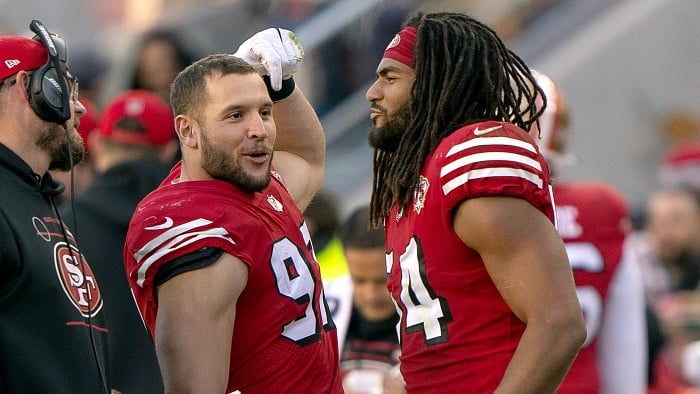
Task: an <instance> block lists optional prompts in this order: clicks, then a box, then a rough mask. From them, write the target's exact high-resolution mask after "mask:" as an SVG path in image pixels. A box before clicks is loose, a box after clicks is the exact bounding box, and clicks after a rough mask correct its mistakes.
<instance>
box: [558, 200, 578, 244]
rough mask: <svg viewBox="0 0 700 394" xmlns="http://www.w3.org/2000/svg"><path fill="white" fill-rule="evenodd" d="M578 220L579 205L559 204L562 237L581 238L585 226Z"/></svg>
mask: <svg viewBox="0 0 700 394" xmlns="http://www.w3.org/2000/svg"><path fill="white" fill-rule="evenodd" d="M577 220H578V208H577V207H575V206H573V205H558V206H557V226H558V230H559V234H561V236H562V238H567V239H571V238H579V237H580V236H581V234H583V227H581V224H579V222H578V221H577Z"/></svg>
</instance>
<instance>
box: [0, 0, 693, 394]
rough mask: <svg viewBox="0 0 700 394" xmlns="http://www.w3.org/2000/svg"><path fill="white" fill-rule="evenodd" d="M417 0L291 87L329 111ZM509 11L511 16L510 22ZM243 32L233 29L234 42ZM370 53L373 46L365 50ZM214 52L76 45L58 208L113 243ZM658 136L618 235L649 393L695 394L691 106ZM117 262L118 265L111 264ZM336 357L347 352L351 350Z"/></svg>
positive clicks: (157, 43)
mask: <svg viewBox="0 0 700 394" xmlns="http://www.w3.org/2000/svg"><path fill="white" fill-rule="evenodd" d="M553 2H554V1H540V2H537V3H538V4H539V6H540V7H547V6H549V5H551V3H553ZM248 3H250V4H248ZM254 3H256V2H241V4H243V5H242V7H243V6H245V7H254V6H255V4H254ZM263 3H266V2H263ZM269 3H270V4H268V5H267V6H268V7H271V6H274V7H276V8H275V12H269V11H270V8H265V7H262V6H260V5H259V4H258V5H257V7H261V9H256V10H252V11H250V10H249V12H253V13H254V14H255V13H257V14H256V15H257V16H258V18H257V22H256V23H257V25H258V26H260V27H262V26H267V25H270V26H272V25H274V26H280V27H285V28H289V29H295V28H298V27H299V26H301V25H302V24H303V23H304V22H305V21H306V20H308V19H309V18H311V17H312V16H313V15H318V13H320V12H322V11H323V10H324V9H325V7H328V6H329V4H330V3H332V1H314V0H286V1H285V0H280V1H277V2H269ZM418 3H419V2H417V1H409V0H405V1H398V0H396V1H384V2H382V5H381V7H380V8H381V9H380V10H379V12H378V13H376V14H375V15H374V17H373V18H372V20H371V21H369V22H362V24H363V25H362V26H361V28H360V29H358V28H357V26H351V27H349V28H346V29H344V30H343V31H341V32H340V33H339V34H338V35H337V37H336V38H335V39H333V40H329V41H327V42H324V43H322V44H321V45H320V46H319V47H318V48H316V49H315V53H316V54H317V56H309V57H308V59H309V63H310V65H309V67H307V68H305V69H304V73H306V74H305V75H301V76H299V78H298V80H299V83H300V85H304V87H305V88H306V90H307V91H308V92H309V95H310V97H311V99H312V102H313V104H314V107H315V109H316V110H317V112H318V113H319V114H323V113H324V112H326V111H328V110H330V109H331V108H333V106H334V105H336V104H338V103H339V102H341V101H342V100H343V99H345V98H346V97H347V96H348V95H349V94H351V93H353V92H355V91H356V90H357V89H359V88H360V87H361V86H363V84H365V83H366V82H367V81H369V80H370V79H371V78H372V77H373V74H374V65H376V64H377V61H378V59H379V58H380V57H381V53H382V51H383V50H384V48H385V46H386V43H387V42H388V41H389V39H390V38H391V37H392V36H393V34H394V33H395V32H396V31H397V30H399V28H400V23H401V22H402V21H403V19H404V18H405V16H406V15H407V14H408V13H410V12H411V11H412V10H413V9H414V8H415V7H416V6H417V5H418ZM434 3H436V4H432V5H431V6H430V7H432V8H439V7H441V6H442V7H443V8H444V7H445V4H439V3H446V2H434ZM463 3H464V4H467V5H466V6H464V7H465V8H471V9H478V7H480V6H481V7H483V4H481V3H490V2H483V1H469V2H463ZM516 3H518V2H516ZM520 3H528V7H529V8H528V9H529V10H530V12H533V11H534V10H536V9H537V8H536V7H533V3H535V2H532V1H529V2H527V1H526V2H520ZM430 7H429V8H430ZM518 10H522V8H519V7H512V8H510V9H509V10H507V11H508V12H505V13H504V14H500V15H496V16H494V20H493V24H494V26H495V28H496V29H497V30H499V31H500V32H502V33H503V35H504V37H506V38H507V37H508V36H509V35H515V34H517V30H518V29H519V28H520V27H521V26H522V25H523V24H525V23H527V20H528V18H530V17H531V16H532V15H531V14H526V13H522V12H518ZM515 15H517V16H518V17H517V18H515V17H514V16H515ZM246 29H247V30H251V31H255V30H257V27H253V26H247V27H246ZM5 33H8V32H5ZM246 33H247V32H246ZM246 33H244V32H242V31H241V37H244V34H246ZM230 42H231V43H232V45H233V43H234V42H238V40H236V39H231V40H230ZM367 48H371V51H370V52H369V53H368V52H367ZM215 49H217V48H213V47H212V48H204V47H201V46H200V45H192V42H190V41H189V40H188V39H187V37H186V34H185V33H184V32H183V30H181V29H177V28H174V27H171V26H157V27H154V28H153V29H150V30H148V31H146V32H144V33H143V34H141V35H139V37H137V38H136V39H135V40H134V42H133V43H132V45H131V50H130V52H129V53H130V54H129V55H127V56H123V57H121V56H120V59H119V61H118V62H115V61H114V60H115V57H114V56H107V54H105V53H102V52H100V50H98V49H97V48H78V49H76V50H74V51H73V52H71V53H70V55H69V56H70V59H71V60H70V65H71V73H72V74H74V75H76V76H77V77H78V79H79V83H80V85H79V86H80V96H81V97H80V99H81V101H82V102H83V103H84V104H85V106H86V108H87V115H86V116H84V117H83V118H82V120H81V122H80V125H79V127H78V130H79V132H80V133H81V136H82V137H83V140H84V143H85V145H86V148H87V152H88V156H87V160H86V161H85V162H84V163H81V164H80V165H79V166H77V167H76V168H75V170H74V171H73V172H72V173H67V172H63V173H62V172H55V177H56V178H60V179H62V180H63V182H64V183H66V184H67V185H68V187H67V190H66V192H64V195H63V199H64V204H65V207H67V206H68V205H71V204H74V205H76V207H77V209H76V211H77V212H78V213H77V215H78V217H79V218H85V219H88V218H90V217H91V215H98V216H96V217H101V219H100V220H99V222H100V223H103V224H104V223H110V224H111V223H113V224H114V229H120V230H119V231H118V232H116V233H115V234H110V236H113V238H112V240H117V243H119V242H121V239H122V238H123V237H124V234H125V228H126V227H125V226H126V224H127V223H128V218H129V217H130V213H131V212H130V210H133V209H134V207H135V204H136V202H137V201H138V200H139V199H140V198H142V197H143V196H145V195H146V194H147V193H148V192H149V191H150V189H151V188H155V187H156V186H157V185H158V182H159V180H160V179H162V178H163V177H164V176H165V175H166V174H167V170H168V168H169V167H170V165H172V164H173V163H175V162H176V161H177V159H178V152H177V148H176V140H175V135H174V134H172V133H169V131H167V132H166V131H162V130H160V129H159V128H161V127H162V125H163V124H166V125H168V126H170V123H171V122H172V120H171V119H170V114H169V112H167V111H168V109H167V103H168V100H169V90H170V83H171V82H172V81H173V79H174V78H175V76H176V75H177V73H178V72H180V71H181V70H182V69H183V68H185V67H186V66H187V65H189V64H190V63H192V62H193V61H194V60H196V59H198V58H200V57H201V56H203V55H204V54H208V53H212V51H213V50H215ZM233 49H234V48H231V50H233ZM125 60H128V61H125ZM338 70H342V71H341V72H339V71H338ZM543 71H546V70H543ZM304 79H306V80H307V81H308V82H305V81H304ZM311 81H313V82H311ZM137 91H139V92H141V93H138V92H137ZM129 102H136V103H138V104H134V105H136V106H138V105H141V106H146V105H147V106H149V108H151V109H152V106H156V107H159V108H160V110H161V111H162V114H161V116H160V117H159V118H152V117H151V118H147V119H146V118H140V113H139V111H138V109H134V108H133V106H132V107H130V106H129ZM134 111H135V112H134ZM570 111H571V116H576V108H571V109H570ZM129 117H131V118H139V119H141V120H142V121H143V124H142V125H141V126H143V127H145V128H146V129H147V132H146V136H145V137H144V139H143V140H138V141H136V140H133V139H130V138H127V137H125V138H121V137H119V135H117V134H113V131H114V130H117V129H120V130H123V129H128V128H129V124H128V122H127V123H119V122H120V121H122V120H124V119H123V118H129ZM158 122H161V124H158ZM169 122H170V123H169ZM138 127H140V126H138V125H137V128H138ZM659 130H660V137H661V138H662V139H663V140H664V141H665V143H666V151H665V153H664V156H663V158H662V160H661V162H660V164H659V168H658V172H657V173H656V174H650V175H649V176H651V177H655V178H656V187H655V190H653V192H652V193H650V194H649V195H647V196H645V199H644V200H645V201H644V205H640V206H633V207H632V211H631V216H630V218H631V219H633V220H632V223H633V224H634V226H633V227H632V228H631V230H630V232H629V234H628V236H627V238H626V244H625V248H626V250H628V251H630V252H631V253H633V254H634V256H635V261H636V262H637V263H638V264H639V266H638V268H639V270H640V272H641V277H642V283H643V287H644V296H645V304H646V305H645V310H646V318H647V321H646V323H647V324H646V329H647V330H646V333H647V344H648V349H647V350H648V360H646V361H647V363H646V364H647V376H646V381H647V383H648V392H649V393H659V394H661V393H700V115H699V114H695V113H692V112H688V111H678V112H675V113H669V114H667V116H666V117H665V118H664V119H663V122H661V123H660V124H659ZM137 131H138V130H137ZM574 132H577V133H578V132H581V133H583V132H584V131H583V130H574ZM159 133H160V134H159ZM115 141H116V142H115ZM130 146H132V147H130ZM133 146H137V147H138V148H133ZM579 159H580V158H579ZM144 163H148V164H144ZM145 168H148V169H150V170H152V171H148V172H152V173H150V174H145V173H144V171H143V170H144V169H145ZM132 175H133V178H132ZM137 175H138V176H137ZM147 175H148V176H147ZM137 179H140V180H137ZM110 182H111V183H110ZM113 189H114V190H121V191H128V192H129V193H126V194H129V195H130V197H128V198H126V200H122V201H127V203H126V204H125V206H123V207H122V206H120V205H119V204H120V203H119V202H114V201H113V200H114V198H115V196H116V194H115V193H116V191H114V190H113ZM342 192H343V191H340V190H323V191H322V192H321V193H320V194H319V195H317V197H316V198H315V200H314V201H313V202H312V204H311V206H310V207H309V209H308V210H307V211H306V217H307V220H308V225H309V230H310V232H311V236H312V241H313V244H314V246H315V249H316V256H317V258H318V260H319V262H320V264H321V272H322V275H323V279H324V281H332V280H337V279H338V278H341V277H343V276H347V275H349V273H348V265H347V262H346V259H345V255H344V247H343V246H344V245H343V244H342V242H341V238H340V235H341V234H342V232H341V231H340V230H341V229H343V228H344V227H343V223H344V222H345V220H346V219H348V217H345V215H343V213H342V210H341V209H340V206H339V199H338V198H337V197H336V196H337V195H338V194H339V193H342ZM99 195H103V196H104V195H107V196H111V198H112V199H111V200H110V201H106V200H103V201H95V200H96V196H99ZM71 196H72V197H73V201H72V200H71ZM65 207H64V208H63V209H65V210H66V215H67V216H69V215H70V214H69V213H68V212H70V211H69V210H67V208H65ZM99 215H102V216H99ZM348 216H351V215H348ZM106 218H109V219H106ZM83 226H84V228H85V229H88V230H87V231H82V232H81V236H83V237H84V239H81V241H82V242H81V245H84V246H82V249H83V251H84V253H85V255H86V256H87V257H88V259H89V260H90V261H97V259H96V258H92V259H90V258H89V257H90V256H89V255H90V254H91V253H101V254H104V253H105V250H104V249H103V248H102V247H100V250H98V251H92V250H91V248H90V245H105V243H104V242H105V241H100V240H95V241H92V240H90V236H91V235H94V234H97V233H105V234H106V233H109V232H108V231H106V230H105V231H102V230H100V231H95V228H96V227H95V226H96V225H90V224H84V225H83ZM346 231H347V230H346ZM120 252H121V248H115V249H114V251H113V252H108V253H107V254H109V253H111V254H112V255H114V256H116V257H117V258H121V256H120V254H119V253H120ZM114 266H117V267H120V265H119V264H115V265H114ZM99 270H100V267H99V266H97V267H95V271H99ZM117 276H118V275H116V274H114V273H105V274H102V273H100V277H101V278H116V277H117ZM109 280H111V279H102V281H101V283H105V284H106V285H103V286H106V288H105V290H104V291H105V292H107V291H113V292H121V293H124V294H126V295H125V296H124V297H123V298H124V299H125V300H128V301H131V300H130V299H129V298H128V294H127V293H126V292H128V288H127V287H126V279H124V282H123V283H118V284H116V288H115V289H114V290H111V289H108V287H109V285H108V283H109V282H108V281H109ZM380 288H381V286H380ZM387 302H389V301H387ZM390 310H393V309H390ZM115 313H116V312H115ZM124 313H125V315H124V316H126V317H124V319H131V320H129V321H132V322H136V323H135V324H137V325H138V324H139V323H138V315H137V314H136V310H135V309H133V305H132V308H130V309H129V310H127V311H124ZM378 320H380V321H381V323H382V324H383V327H385V326H386V321H390V322H392V325H393V322H395V320H396V316H395V315H393V314H391V313H389V314H388V315H386V316H385V315H382V316H381V318H380V319H378ZM124 321H126V320H124ZM110 324H112V323H110ZM114 324H116V323H114ZM348 324H350V323H348ZM367 324H369V323H367ZM140 334H141V336H140V337H139V336H138V335H137V334H134V336H135V337H137V339H139V340H141V341H148V338H147V336H146V333H145V332H142V333H140ZM385 334H386V330H384V331H382V335H385ZM351 337H352V336H351ZM355 337H356V336H355ZM352 338H354V337H352ZM394 339H395V338H394ZM394 339H391V340H388V341H387V340H386V338H383V340H384V341H386V342H388V343H390V344H391V345H392V346H390V351H389V352H387V354H386V355H385V356H386V357H385V358H386V360H383V362H384V364H382V365H381V368H383V373H385V374H387V376H388V375H389V374H390V371H391V367H392V365H393V364H395V363H396V360H395V358H396V357H395V354H393V353H392V352H393V351H394V350H395V348H396V347H397V346H395V347H394V346H393V345H396V343H397V340H394ZM117 340H118V339H117ZM352 345H353V343H351V342H348V345H347V346H348V348H351V347H352ZM139 347H140V348H142V349H143V348H145V347H144V346H139ZM344 356H346V357H351V356H350V355H348V354H345V355H344ZM117 357H119V355H117ZM142 357H149V360H150V361H151V365H150V366H151V367H152V371H153V372H152V373H156V374H157V373H158V372H157V367H155V358H154V357H153V354H152V353H148V354H147V355H146V356H142ZM387 360H388V361H387ZM345 365H346V366H347V365H350V364H349V363H346V364H345ZM341 366H342V363H341ZM365 367H366V366H364V367H363V368H365ZM370 369H371V368H370ZM146 371H149V370H146ZM344 372H347V371H344ZM367 376H368V375H362V376H361V377H359V378H358V377H357V375H356V376H355V377H354V379H365V380H362V381H361V382H366V381H367V380H366V379H370V378H368V377H367ZM372 379H373V378H372ZM348 384H350V383H348ZM363 384H366V383H358V384H357V386H358V387H361V386H362V385H363ZM155 389H156V390H157V389H158V388H155ZM127 392H128V391H127Z"/></svg>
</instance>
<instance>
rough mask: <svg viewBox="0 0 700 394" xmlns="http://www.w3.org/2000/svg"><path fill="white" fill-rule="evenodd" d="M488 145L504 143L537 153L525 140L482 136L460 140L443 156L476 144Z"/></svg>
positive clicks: (448, 155) (473, 146)
mask: <svg viewBox="0 0 700 394" xmlns="http://www.w3.org/2000/svg"><path fill="white" fill-rule="evenodd" d="M488 145H506V146H514V147H516V148H522V149H525V150H528V151H530V152H532V153H537V150H536V149H535V147H534V146H533V145H532V144H531V143H529V142H525V141H521V140H518V139H515V138H508V137H482V138H474V139H471V140H469V141H465V142H462V143H461V144H457V145H455V146H453V147H452V148H450V150H449V151H448V152H447V155H446V156H445V157H450V156H452V155H454V154H457V153H459V152H461V151H463V150H466V149H469V148H475V147H477V146H488Z"/></svg>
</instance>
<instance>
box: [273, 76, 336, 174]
mask: <svg viewBox="0 0 700 394" xmlns="http://www.w3.org/2000/svg"><path fill="white" fill-rule="evenodd" d="M273 111H274V117H275V125H276V126H277V139H276V141H275V151H283V152H287V153H291V154H294V155H296V156H299V157H301V158H302V159H304V161H306V162H307V163H309V164H310V165H311V166H314V167H319V168H323V165H324V159H325V153H326V139H325V136H324V134H323V127H322V125H321V121H320V120H319V119H318V116H317V115H316V111H315V110H314V109H313V107H312V106H311V104H310V103H309V101H308V100H307V99H306V96H304V94H303V93H302V91H301V90H300V89H299V87H296V88H295V89H294V92H293V93H292V94H291V95H289V96H288V97H286V98H285V99H283V100H281V101H278V102H275V105H274V107H273Z"/></svg>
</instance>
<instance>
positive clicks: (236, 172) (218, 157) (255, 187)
mask: <svg viewBox="0 0 700 394" xmlns="http://www.w3.org/2000/svg"><path fill="white" fill-rule="evenodd" d="M201 135H202V168H203V169H204V171H206V172H207V174H209V175H210V176H211V177H212V178H214V179H219V180H222V181H226V182H228V183H231V184H233V185H234V186H237V187H239V188H240V189H243V190H244V191H246V192H248V193H253V192H259V191H262V190H263V189H264V188H266V187H267V185H269V184H270V171H269V168H268V171H267V172H266V173H265V174H266V175H265V176H264V177H253V176H250V175H248V174H247V173H246V172H245V170H244V169H243V166H242V165H241V164H240V162H238V161H233V160H232V157H231V154H230V153H229V152H228V151H227V150H225V149H223V148H221V147H219V146H218V145H215V144H212V143H210V142H209V139H207V136H206V132H205V131H204V130H202V134H201Z"/></svg>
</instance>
